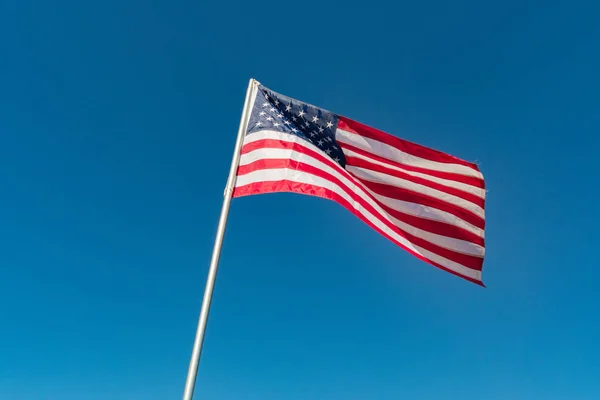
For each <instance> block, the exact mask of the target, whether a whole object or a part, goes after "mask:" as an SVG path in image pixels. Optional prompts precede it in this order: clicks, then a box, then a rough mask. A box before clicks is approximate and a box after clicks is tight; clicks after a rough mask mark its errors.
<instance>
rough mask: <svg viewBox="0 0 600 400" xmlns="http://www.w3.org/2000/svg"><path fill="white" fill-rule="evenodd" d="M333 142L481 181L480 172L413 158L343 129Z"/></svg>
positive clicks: (339, 130)
mask: <svg viewBox="0 0 600 400" xmlns="http://www.w3.org/2000/svg"><path fill="white" fill-rule="evenodd" d="M335 140H337V141H338V142H340V143H347V144H349V145H352V146H355V147H358V148H359V149H362V150H366V151H368V152H370V153H373V154H377V155H379V156H381V157H384V158H387V159H388V160H392V161H395V162H399V163H402V164H406V165H412V166H414V167H419V168H426V169H431V170H435V171H441V172H450V173H453V174H459V175H466V176H473V177H475V178H478V179H482V180H483V175H482V174H481V172H479V171H477V170H475V169H473V168H470V167H467V166H466V165H462V164H449V163H441V162H437V161H431V160H426V159H424V158H420V157H416V156H413V155H412V154H408V153H405V152H403V151H400V150H398V149H397V148H395V147H393V146H390V145H389V144H386V143H382V142H379V141H377V140H374V139H371V138H367V137H364V136H361V135H357V134H356V133H351V132H347V131H345V130H343V129H337V130H336V131H335Z"/></svg>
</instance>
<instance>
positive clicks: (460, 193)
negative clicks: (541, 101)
mask: <svg viewBox="0 0 600 400" xmlns="http://www.w3.org/2000/svg"><path fill="white" fill-rule="evenodd" d="M346 165H350V166H353V167H358V168H364V169H368V170H371V171H375V172H380V173H382V174H386V175H391V176H394V177H396V178H400V179H404V180H407V181H410V182H414V183H417V184H419V185H423V186H427V187H429V188H432V189H435V190H439V191H441V192H444V193H448V194H451V195H453V196H456V197H460V198H461V199H463V200H466V201H468V202H471V203H473V204H475V205H477V206H479V207H481V208H483V206H484V200H483V199H482V198H481V197H477V196H475V195H474V194H472V193H468V192H465V191H464V190H460V189H456V188H453V187H450V186H446V185H442V184H441V183H437V182H433V181H430V180H428V179H425V178H421V177H418V176H413V175H410V174H407V173H405V172H401V171H397V170H395V169H391V168H387V167H384V166H381V165H378V164H373V163H372V162H369V161H367V160H363V159H362V158H356V157H346ZM389 185H390V186H394V185H393V184H391V183H390V184H389Z"/></svg>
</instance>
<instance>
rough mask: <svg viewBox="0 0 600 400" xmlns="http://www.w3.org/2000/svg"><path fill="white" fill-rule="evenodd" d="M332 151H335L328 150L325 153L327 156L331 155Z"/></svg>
mask: <svg viewBox="0 0 600 400" xmlns="http://www.w3.org/2000/svg"><path fill="white" fill-rule="evenodd" d="M332 151H333V150H331V149H327V150H325V153H327V155H330V154H331V152H332Z"/></svg>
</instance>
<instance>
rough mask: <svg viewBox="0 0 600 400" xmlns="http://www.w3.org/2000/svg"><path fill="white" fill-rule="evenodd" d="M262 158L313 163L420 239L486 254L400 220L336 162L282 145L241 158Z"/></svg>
mask: <svg viewBox="0 0 600 400" xmlns="http://www.w3.org/2000/svg"><path fill="white" fill-rule="evenodd" d="M277 136H279V137H280V139H279V140H282V141H287V142H293V143H297V144H299V145H301V146H303V147H306V148H310V147H313V149H312V150H317V148H316V147H315V146H313V145H311V144H310V143H308V142H306V141H304V140H301V139H299V138H297V137H296V136H293V135H288V134H285V133H278V135H277ZM261 159H291V160H293V161H297V162H303V163H305V164H308V165H311V166H313V167H315V168H317V169H320V170H322V171H324V172H326V173H328V174H331V175H333V176H335V177H336V178H338V179H339V180H341V181H342V183H343V184H344V185H345V186H346V187H347V188H349V189H350V190H351V191H353V192H356V193H357V194H358V195H359V196H360V197H361V198H362V199H363V200H364V201H366V202H367V203H368V204H370V205H371V206H372V207H374V208H375V209H376V210H377V211H378V212H379V213H381V214H382V216H383V217H384V218H385V219H387V220H388V221H389V222H391V223H392V224H394V225H396V226H398V227H399V228H400V229H403V230H405V231H406V232H408V233H410V234H412V235H414V236H416V237H420V238H421V239H424V240H427V241H428V242H430V243H433V244H435V245H438V246H440V247H443V248H446V249H448V250H451V251H455V252H457V253H462V254H469V255H473V256H476V257H481V256H483V254H484V252H485V250H484V249H483V247H481V246H479V245H477V244H475V243H471V242H468V241H464V240H460V239H455V238H450V237H446V236H443V235H438V234H435V233H431V232H428V231H424V230H422V229H419V228H416V227H414V226H412V225H409V224H407V223H405V222H403V221H399V220H398V219H396V218H394V217H392V216H390V215H389V214H387V213H386V212H385V211H384V210H383V209H382V208H381V206H379V205H378V204H377V203H376V202H375V201H374V200H373V199H372V198H371V197H370V196H369V194H368V193H366V191H365V188H363V185H362V184H361V183H360V182H357V181H356V180H355V178H354V177H352V176H351V175H350V174H348V172H347V171H345V170H344V169H342V168H341V167H339V166H337V165H336V168H335V169H334V168H332V167H330V166H329V165H327V164H324V163H322V162H321V161H319V160H316V159H314V158H313V157H310V156H308V155H306V154H303V153H299V152H296V151H294V150H291V149H279V148H259V149H256V150H253V151H251V152H248V153H245V154H243V155H242V156H241V158H240V165H241V166H243V165H248V164H250V163H252V162H255V161H257V160H261ZM243 176H244V175H242V176H240V177H238V180H239V179H242V177H243ZM242 182H243V180H242ZM236 186H240V185H239V184H236ZM357 189H358V190H357Z"/></svg>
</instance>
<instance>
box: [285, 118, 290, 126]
mask: <svg viewBox="0 0 600 400" xmlns="http://www.w3.org/2000/svg"><path fill="white" fill-rule="evenodd" d="M283 123H284V124H286V125H289V124H291V122H290V121H288V120H287V119H286V120H285V121H283Z"/></svg>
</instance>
